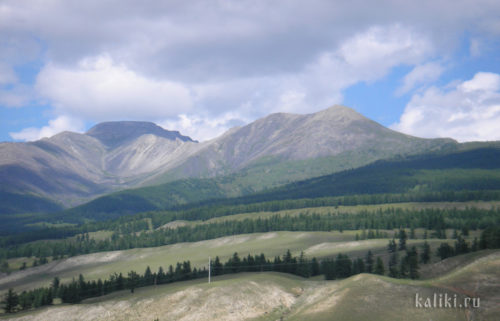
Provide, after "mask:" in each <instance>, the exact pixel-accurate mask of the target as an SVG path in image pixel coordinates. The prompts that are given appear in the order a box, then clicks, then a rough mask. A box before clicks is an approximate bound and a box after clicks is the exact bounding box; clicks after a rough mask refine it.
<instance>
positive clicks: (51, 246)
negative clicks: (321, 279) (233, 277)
mask: <svg viewBox="0 0 500 321" xmlns="http://www.w3.org/2000/svg"><path fill="white" fill-rule="evenodd" d="M309 211H311V212H312V213H309ZM137 225H138V226H140V227H141V228H142V229H145V230H142V232H135V229H134V228H122V227H121V226H120V227H118V229H117V230H115V231H114V232H113V235H112V236H111V237H110V238H107V239H104V240H95V239H92V238H89V237H88V233H86V234H83V236H82V237H80V236H79V237H76V238H75V239H72V240H54V241H50V242H47V241H37V242H31V243H27V244H20V245H13V246H10V247H6V248H0V261H1V260H2V259H7V258H13V257H32V256H35V257H37V258H39V259H43V258H46V257H53V258H55V259H58V258H61V257H64V256H75V255H80V254H88V253H94V252H101V251H113V250H126V249H132V248H144V247H156V246H162V245H169V244H174V243H179V242H196V241H202V240H208V239H214V238H218V237H223V236H229V235H236V234H247V233H266V232H272V231H334V230H337V231H344V230H365V229H367V230H373V231H375V232H373V233H378V235H375V236H374V237H377V238H378V237H386V236H387V235H386V234H384V233H382V232H377V231H378V230H383V229H385V230H393V229H397V228H409V229H412V230H414V229H415V228H425V229H429V230H430V229H434V230H435V232H434V236H436V237H438V238H441V237H445V236H444V233H443V231H444V229H449V228H452V229H458V230H462V229H485V228H487V227H489V226H498V225H500V209H498V208H497V209H491V210H485V209H477V208H467V209H463V210H457V209H421V210H409V209H401V208H387V209H383V210H382V209H378V210H375V211H360V212H357V213H341V212H340V213H337V212H332V211H330V212H327V213H325V214H318V213H314V209H311V210H305V211H304V212H303V213H301V214H299V215H279V214H275V215H272V216H270V217H266V218H260V217H259V218H255V219H254V218H246V219H243V220H230V221H224V222H214V223H205V224H197V225H194V226H181V227H177V228H175V229H171V228H166V229H156V230H152V231H151V230H147V226H149V223H148V222H146V221H144V220H143V222H142V223H141V224H137ZM362 238H363V237H362ZM370 238H373V237H370Z"/></svg>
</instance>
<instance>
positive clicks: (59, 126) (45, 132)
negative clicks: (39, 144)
mask: <svg viewBox="0 0 500 321" xmlns="http://www.w3.org/2000/svg"><path fill="white" fill-rule="evenodd" d="M63 131H72V132H82V131H84V123H83V122H82V121H80V120H78V119H74V118H71V117H68V116H59V117H57V118H56V119H52V120H50V121H49V124H48V126H44V127H42V128H35V127H30V128H25V129H23V130H22V131H20V132H17V133H9V134H10V136H11V137H12V138H13V139H16V140H23V141H34V140H38V139H41V138H44V137H51V136H54V135H55V134H58V133H60V132H63Z"/></svg>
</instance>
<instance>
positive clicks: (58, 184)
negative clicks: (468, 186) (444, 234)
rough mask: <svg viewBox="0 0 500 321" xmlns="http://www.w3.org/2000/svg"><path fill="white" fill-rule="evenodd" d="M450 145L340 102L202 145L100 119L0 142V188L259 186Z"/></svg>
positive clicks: (72, 194) (54, 195)
mask: <svg viewBox="0 0 500 321" xmlns="http://www.w3.org/2000/svg"><path fill="white" fill-rule="evenodd" d="M456 145H457V144H456V142H455V141H453V140H451V139H421V138H416V137H412V136H408V135H404V134H401V133H398V132H395V131H392V130H390V129H387V128H385V127H383V126H381V125H380V124H378V123H376V122H373V121H371V120H369V119H367V118H365V117H363V116H362V115H360V114H359V113H357V112H355V111H354V110H352V109H350V108H347V107H343V106H334V107H331V108H329V109H326V110H324V111H321V112H318V113H315V114H308V115H294V114H282V113H280V114H272V115H270V116H267V117H265V118H262V119H259V120H257V121H255V122H253V123H251V124H249V125H246V126H244V127H240V128H233V129H231V130H229V131H228V132H227V133H225V134H223V135H222V136H220V137H218V138H215V139H213V140H211V141H207V142H203V143H198V142H195V141H193V140H192V139H191V138H189V137H186V136H183V135H181V134H180V133H179V132H176V131H168V130H165V129H163V128H161V127H159V126H156V125H155V124H152V123H147V122H108V123H102V124H98V125H96V126H95V127H93V128H92V129H90V130H89V131H88V132H87V133H85V134H77V133H71V132H63V133H60V134H58V135H55V136H53V137H51V138H45V139H42V140H39V141H36V142H30V143H1V144H0V182H1V185H0V186H1V187H0V190H2V191H8V192H16V193H34V194H38V195H42V196H45V197H48V198H51V199H55V200H58V201H60V202H62V203H64V204H65V205H75V204H79V203H82V202H84V201H86V200H88V199H91V198H93V197H95V196H98V195H102V194H105V193H108V192H110V191H115V190H119V189H124V188H129V187H135V186H147V185H155V184H160V183H165V182H168V181H173V180H176V179H181V178H187V177H214V176H217V175H227V174H232V173H242V174H241V177H242V182H240V183H241V184H240V185H242V186H243V185H244V186H247V185H248V186H249V187H248V188H249V189H250V190H259V189H261V188H264V187H270V186H276V185H280V184H283V183H287V182H290V181H293V180H297V179H305V178H309V177H313V176H319V175H324V174H328V173H332V172H335V171H339V170H342V169H346V168H354V167H358V166H361V165H365V164H367V163H369V162H371V161H374V160H377V159H381V158H387V157H392V156H395V155H406V154H416V153H419V152H427V151H430V150H436V149H438V150H439V149H443V148H451V149H453V148H455V147H456Z"/></svg>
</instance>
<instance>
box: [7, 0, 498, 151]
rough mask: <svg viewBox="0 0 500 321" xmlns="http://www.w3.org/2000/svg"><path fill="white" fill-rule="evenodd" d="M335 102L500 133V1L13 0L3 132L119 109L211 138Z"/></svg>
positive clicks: (375, 115)
mask: <svg viewBox="0 0 500 321" xmlns="http://www.w3.org/2000/svg"><path fill="white" fill-rule="evenodd" d="M335 104H342V105H345V106H348V107H351V108H353V109H355V110H356V111H358V112H359V113H361V114H363V115H365V116H366V117H368V118H371V119H373V120H375V121H377V122H379V123H381V124H382V125H384V126H387V127H390V128H392V129H394V130H397V131H401V132H403V133H406V134H410V135H415V136H419V137H426V138H434V137H451V138H454V139H456V140H458V141H461V142H464V141H476V140H480V141H485V140H500V1H498V0H471V1H464V0H453V1H448V0H432V1H428V0H420V1H396V0H391V1H383V0H381V1H359V0H351V1H335V0H329V1H321V0H310V1H302V0H297V1H296V0H287V1H280V0H273V1H271V0H268V1H260V0H241V1H233V0H230V1H224V0H220V1H217V0H212V1H206V0H190V1H176V0H171V1H152V0H145V1H132V0H114V1H113V0H109V1H103V0H86V1H80V0H65V1H62V0H44V1H42V0H0V141H33V140H37V139H40V138H43V137H50V136H52V135H54V134H57V133H59V132H61V131H66V130H69V131H74V132H85V131H86V130H88V129H89V128H90V127H91V126H93V125H95V124H96V123H99V122H103V121H117V120H141V121H152V122H155V123H157V124H158V125H160V126H162V127H164V128H166V129H169V130H178V131H180V132H181V133H182V134H184V135H189V136H191V137H192V138H193V139H197V140H199V141H205V140H208V139H211V138H214V137H216V136H218V135H220V134H222V133H223V132H225V131H226V130H228V129H229V128H232V127H234V126H241V125H244V124H247V123H249V122H252V121H254V120H256V119H258V118H261V117H264V116H266V115H268V114H270V113H275V112H287V113H298V114H308V113H314V112H317V111H320V110H323V109H326V108H328V107H330V106H332V105H335Z"/></svg>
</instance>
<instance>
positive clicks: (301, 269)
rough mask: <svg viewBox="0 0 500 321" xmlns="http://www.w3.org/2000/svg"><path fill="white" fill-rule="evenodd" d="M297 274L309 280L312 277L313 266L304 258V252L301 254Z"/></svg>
mask: <svg viewBox="0 0 500 321" xmlns="http://www.w3.org/2000/svg"><path fill="white" fill-rule="evenodd" d="M297 274H298V275H300V276H302V277H304V278H308V277H310V276H311V265H310V264H309V262H308V261H307V259H306V257H305V256H304V251H302V252H300V257H299V262H298V267H297Z"/></svg>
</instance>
